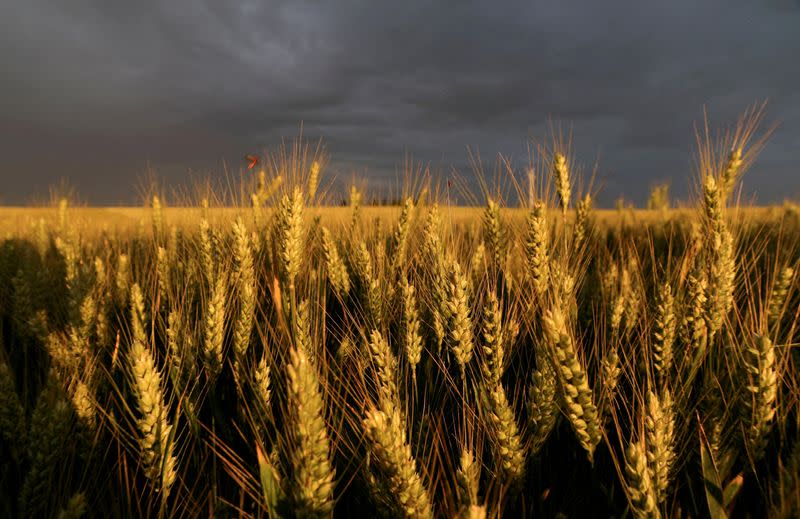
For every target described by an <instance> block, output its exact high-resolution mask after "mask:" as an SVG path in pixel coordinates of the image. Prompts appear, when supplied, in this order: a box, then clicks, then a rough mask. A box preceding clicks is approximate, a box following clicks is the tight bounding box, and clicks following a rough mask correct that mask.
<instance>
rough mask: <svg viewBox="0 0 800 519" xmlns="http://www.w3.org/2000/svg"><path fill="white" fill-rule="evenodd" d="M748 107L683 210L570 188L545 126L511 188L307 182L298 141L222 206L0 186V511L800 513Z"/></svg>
mask: <svg viewBox="0 0 800 519" xmlns="http://www.w3.org/2000/svg"><path fill="white" fill-rule="evenodd" d="M749 125H750V123H749V122H748V120H745V121H744V122H741V123H740V124H739V126H737V130H738V131H734V132H732V133H730V134H728V135H729V137H728V138H725V137H722V138H719V139H714V140H712V139H711V138H705V139H702V138H701V139H700V140H699V141H700V142H699V146H698V154H697V157H698V160H697V161H696V162H697V167H696V171H695V172H694V177H695V178H694V182H695V185H696V188H697V189H696V196H695V197H694V202H693V203H692V204H691V205H689V206H686V207H683V208H681V209H669V208H667V207H662V208H660V209H652V210H632V209H626V208H620V209H617V210H599V209H594V208H593V207H592V200H593V195H594V194H595V193H592V192H591V191H590V190H586V191H579V189H577V186H579V185H581V182H580V181H579V180H580V179H578V178H577V175H576V173H575V168H574V164H573V160H574V159H573V157H572V154H571V153H570V149H569V147H563V146H559V143H558V142H556V144H555V145H554V146H551V147H549V148H542V149H541V152H540V153H539V154H538V157H537V162H536V164H537V167H536V168H535V170H534V174H527V175H521V179H518V180H514V181H513V182H510V185H511V186H512V188H511V189H512V191H514V192H515V196H514V197H513V199H515V200H517V202H516V203H515V204H514V205H513V206H511V204H509V203H506V202H504V200H509V199H511V198H512V197H509V196H506V195H504V193H502V192H499V191H502V190H492V189H489V188H485V189H483V193H482V198H483V199H482V200H481V203H482V204H483V205H482V207H456V206H453V205H450V204H448V203H447V201H446V200H445V198H444V197H442V196H441V195H440V193H441V191H440V190H437V189H436V187H435V185H434V184H433V183H432V182H431V181H430V179H420V178H414V179H411V180H410V181H408V182H407V185H405V186H403V188H402V192H403V197H402V201H401V202H402V203H401V204H400V205H398V206H393V207H374V206H370V205H367V204H366V203H364V194H363V192H362V191H361V190H360V189H359V188H357V187H355V186H354V187H352V189H351V190H350V193H349V197H348V205H346V206H344V207H329V206H326V205H324V203H323V201H324V200H325V196H324V195H325V193H324V192H321V190H320V189H319V186H321V185H323V184H322V182H323V181H322V178H323V175H324V171H323V170H322V169H323V168H322V167H321V164H324V160H322V159H323V158H322V157H320V156H318V154H317V152H316V151H314V148H309V147H304V146H303V145H301V144H297V145H296V146H294V147H293V148H292V149H291V150H290V151H289V152H288V153H281V154H276V155H275V156H272V157H268V158H267V159H266V160H265V161H264V163H265V164H266V167H265V170H264V171H263V172H262V173H261V174H260V175H257V176H256V178H255V179H252V181H250V182H249V183H245V184H243V186H242V188H241V190H242V192H244V193H245V196H243V197H241V198H242V200H243V203H241V204H239V206H238V207H221V206H220V205H219V204H215V203H214V202H213V198H211V200H212V201H211V202H209V198H201V199H199V200H197V201H196V205H195V206H193V207H187V206H186V205H185V203H183V205H182V206H181V207H167V203H166V201H167V198H168V197H166V196H165V195H164V194H163V193H153V194H151V195H150V196H148V198H147V207H145V208H88V207H72V206H71V205H70V202H69V201H68V200H67V199H66V198H64V199H61V200H56V202H55V203H54V204H53V206H52V207H44V208H2V209H0V239H2V243H1V244H0V435H2V444H1V445H0V495H2V498H0V512H2V514H3V515H4V516H8V517H59V518H73V517H82V516H87V517H209V516H214V517H270V518H275V517H287V518H288V517H327V516H337V517H361V516H365V515H367V514H378V515H380V516H382V517H383V516H385V517H462V518H475V519H478V518H485V517H534V516H535V517H626V516H633V517H711V518H714V519H719V518H725V517H797V516H798V515H800V476H798V474H800V426H799V425H800V413H799V411H800V409H798V405H799V404H800V403H799V402H798V397H800V378H798V369H799V368H800V353H799V352H798V348H797V343H798V326H797V325H798V315H799V314H800V306H799V305H798V302H799V301H800V293H798V292H799V291H798V276H797V274H798V268H800V265H798V258H800V212H798V210H797V209H796V208H795V207H794V206H791V205H786V206H783V207H778V206H775V207H768V208H752V207H744V206H742V205H741V204H739V203H738V202H737V200H738V197H737V193H738V186H739V181H740V179H741V176H742V174H743V173H744V171H745V169H747V168H748V167H749V166H750V164H751V163H752V162H753V161H754V159H755V155H756V154H757V152H758V149H759V146H758V143H753V142H751V141H750V138H751V136H752V132H751V131H750V130H751V128H750V126H749ZM507 174H508V175H511V176H513V175H514V172H512V171H508V172H507ZM506 185H509V183H507V184H506ZM484 187H485V186H484ZM173 205H174V204H173Z"/></svg>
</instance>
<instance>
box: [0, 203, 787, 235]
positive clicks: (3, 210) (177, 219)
mask: <svg viewBox="0 0 800 519" xmlns="http://www.w3.org/2000/svg"><path fill="white" fill-rule="evenodd" d="M361 210H362V213H363V217H364V218H365V219H367V220H372V219H375V218H381V219H383V220H386V221H394V220H396V219H397V217H398V216H399V215H400V212H401V207H399V206H380V207H370V206H365V207H362V209H361ZM482 211H483V208H482V207H446V206H442V215H443V217H444V218H446V219H448V220H452V222H453V223H456V224H458V223H471V222H476V221H477V220H476V217H479V216H480V214H481V212H482ZM69 212H70V219H71V221H72V223H73V224H74V225H76V226H79V227H81V228H82V229H85V230H86V231H91V230H105V231H114V232H129V231H132V230H135V229H137V228H138V227H139V226H140V225H141V224H142V223H143V222H145V223H146V222H147V221H148V220H149V219H150V213H151V209H149V208H144V207H72V208H70V209H69ZM163 212H164V217H165V219H166V220H167V221H169V223H170V224H171V225H176V226H178V227H183V226H193V225H197V222H198V221H199V219H200V217H201V216H203V215H206V216H207V217H208V219H209V220H210V221H212V222H219V223H223V222H232V221H233V220H234V219H235V218H236V217H237V216H242V217H243V218H245V219H246V218H252V217H253V210H252V209H251V208H232V207H228V208H213V207H212V208H209V209H207V210H205V209H201V208H199V207H165V208H164V209H163ZM260 212H261V213H263V214H267V213H269V212H270V209H269V208H263V209H261V210H260ZM350 212H351V210H350V208H348V207H322V208H320V207H312V208H309V209H308V214H310V215H312V216H317V215H318V216H320V217H321V218H323V219H324V220H325V223H327V224H330V225H335V224H336V223H341V222H346V221H347V220H348V219H349V218H350ZM737 212H738V216H739V217H741V218H743V219H745V220H750V221H760V222H768V221H773V222H775V221H779V220H780V219H781V218H783V217H785V216H787V215H789V216H792V215H793V214H794V215H800V213H796V212H795V213H792V211H791V210H790V209H787V208H786V207H784V206H782V205H775V206H765V207H747V208H739V209H737ZM501 213H502V214H503V216H504V217H507V218H509V220H510V221H511V222H514V223H519V222H522V221H524V218H525V215H526V214H527V210H526V209H523V208H504V209H502V210H501ZM695 213H696V210H695V209H686V208H683V209H670V210H668V211H657V210H647V209H624V210H617V209H594V210H593V211H592V217H593V219H594V220H595V222H596V223H597V224H598V225H600V226H608V225H617V224H619V223H620V222H624V223H629V224H637V223H638V224H653V223H658V222H663V221H665V220H685V219H688V218H692V217H694V216H695ZM551 214H553V215H558V218H556V220H558V219H559V218H560V213H559V211H557V210H551ZM573 217H574V215H573V213H570V214H568V218H569V219H572V218H573ZM41 219H44V220H45V221H47V222H54V221H55V220H57V219H58V208H56V207H4V206H0V233H3V234H8V233H11V232H18V231H19V230H21V229H26V228H30V227H31V226H33V225H36V224H38V222H39V221H40V220H41Z"/></svg>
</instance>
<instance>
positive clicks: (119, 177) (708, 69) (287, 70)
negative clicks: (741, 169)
mask: <svg viewBox="0 0 800 519" xmlns="http://www.w3.org/2000/svg"><path fill="white" fill-rule="evenodd" d="M319 4H320V5H321V6H322V7H320V6H319V5H317V3H316V2H313V3H312V2H301V1H287V2H255V1H245V2H235V1H219V0H206V1H192V2H189V1H185V2H184V1H174V0H172V1H164V2H147V1H137V2H129V1H108V0H96V1H83V0H71V1H56V0H52V1H50V2H43V1H41V0H10V1H9V0H6V1H4V2H0V70H2V73H0V178H2V182H0V202H2V203H24V202H29V201H32V200H35V199H36V198H37V197H39V198H40V197H41V196H42V195H44V194H45V193H46V192H47V189H48V186H51V185H53V184H57V183H58V182H59V180H61V179H66V181H67V182H68V184H69V185H70V186H72V187H74V188H75V189H76V190H77V191H78V192H79V193H80V195H81V196H82V198H83V199H84V200H85V201H88V202H90V203H93V204H118V203H133V202H136V203H138V202H139V200H138V198H137V197H138V196H139V193H138V192H137V191H136V190H135V189H134V188H136V187H137V186H139V185H140V184H141V181H140V179H141V178H142V176H143V174H144V172H145V171H146V169H147V167H148V164H149V165H150V166H151V168H152V169H153V170H154V171H155V173H156V174H157V176H158V178H159V179H160V180H161V181H162V182H163V183H165V184H167V185H178V184H181V183H186V182H187V179H188V178H190V174H189V172H190V171H192V172H194V173H193V174H194V175H195V176H201V175H212V176H222V175H224V172H223V164H224V163H227V164H228V165H229V167H231V168H232V169H233V170H234V171H236V172H237V174H238V170H239V168H241V167H242V166H243V162H242V159H241V157H242V155H244V154H245V153H247V152H250V151H253V150H263V149H265V148H270V147H273V146H275V145H277V144H278V143H279V142H280V139H281V137H289V138H291V137H293V136H296V135H297V134H298V128H299V124H300V122H302V123H303V125H304V134H305V136H307V137H310V138H312V139H315V138H318V137H322V138H323V139H324V141H325V143H326V144H327V148H328V150H329V152H330V155H331V158H332V162H331V165H330V168H329V170H330V173H332V174H335V175H336V176H337V177H338V178H340V179H350V178H351V177H352V174H353V172H355V173H357V174H358V175H359V176H361V177H365V178H367V179H368V182H369V186H371V187H373V188H374V189H376V190H377V189H381V188H383V187H384V186H388V185H392V184H394V183H395V182H396V179H397V170H398V167H399V166H400V165H401V164H402V162H403V157H404V155H405V153H406V152H408V153H411V154H413V156H414V157H415V158H416V159H418V160H424V161H429V162H430V163H431V165H432V166H433V167H434V168H436V169H438V170H441V171H442V172H443V174H444V175H446V174H447V173H448V172H449V171H450V167H451V166H453V167H456V168H457V169H458V170H459V171H461V172H462V173H463V174H464V175H465V176H469V174H470V173H469V166H468V159H467V152H466V148H467V146H470V147H472V148H476V149H478V150H479V151H480V153H481V156H482V157H483V158H484V159H492V158H493V157H494V156H495V155H496V154H497V153H503V154H506V155H510V156H511V157H512V158H513V159H514V160H516V161H518V163H523V162H524V161H525V160H526V159H527V151H526V147H527V143H528V142H529V140H530V139H535V140H537V141H542V140H546V139H547V137H548V135H549V134H548V119H555V120H557V121H563V126H564V127H567V128H569V127H571V128H572V132H573V134H574V139H573V140H574V146H575V149H576V151H577V155H578V159H579V160H580V161H581V162H583V163H584V164H585V165H586V166H587V168H588V169H591V166H592V165H593V164H594V162H595V160H596V159H598V160H599V170H598V182H599V184H601V187H602V193H601V197H600V202H601V203H605V204H606V205H610V204H612V203H613V200H614V199H616V197H617V196H618V195H620V194H624V195H626V197H627V198H629V199H633V200H634V201H636V202H637V203H643V202H644V200H645V199H646V194H647V192H648V190H649V188H650V186H651V185H652V184H653V183H654V182H658V181H664V180H671V182H672V186H673V191H674V192H675V194H676V195H678V196H685V193H686V191H687V189H686V188H687V186H688V185H689V182H690V180H689V178H690V177H689V175H690V166H691V155H690V154H691V150H692V146H693V142H694V137H693V125H694V123H695V122H698V121H700V120H702V114H703V108H704V107H706V108H707V109H708V111H709V114H710V118H711V121H712V123H719V124H725V123H732V122H734V121H735V119H736V116H737V114H738V113H739V112H741V111H742V110H744V109H745V108H746V107H748V106H750V105H752V104H753V103H754V102H757V101H761V100H764V99H768V100H769V104H768V107H767V117H766V120H767V122H768V123H779V124H780V126H779V128H778V129H777V131H776V133H775V134H774V136H773V137H772V138H771V139H770V141H769V143H768V144H767V147H766V148H765V150H764V151H763V153H762V155H761V156H760V158H759V159H758V160H757V162H756V164H755V167H754V168H753V170H751V171H750V172H749V173H748V174H747V176H746V177H745V190H746V192H747V193H748V194H751V195H755V196H757V199H758V201H759V202H761V203H767V202H780V201H782V200H783V199H784V198H785V197H787V196H792V197H795V198H796V197H797V196H798V195H800V175H798V173H800V171H798V168H797V165H798V160H797V157H796V155H797V150H800V65H798V61H797V56H800V3H798V0H770V1H767V2H758V1H752V0H747V1H703V0H700V1H698V0H677V1H676V0H671V1H669V2H663V1H662V2H649V1H644V2H643V1H630V2H622V1H611V0H601V1H585V2H550V1H548V2H544V1H542V2H537V1H526V2H466V1H448V2H423V1H413V2H374V1H363V2H356V1H352V2H351V1H333V2H320V3H319Z"/></svg>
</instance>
